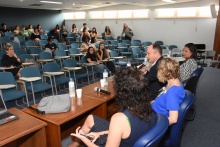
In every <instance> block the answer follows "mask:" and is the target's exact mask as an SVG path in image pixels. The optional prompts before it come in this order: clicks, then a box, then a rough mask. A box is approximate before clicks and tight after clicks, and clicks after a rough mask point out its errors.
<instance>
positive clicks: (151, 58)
mask: <svg viewBox="0 0 220 147" xmlns="http://www.w3.org/2000/svg"><path fill="white" fill-rule="evenodd" d="M146 57H147V59H148V62H149V63H151V64H152V66H151V68H150V69H147V68H142V71H143V72H147V73H146V74H145V77H146V78H147V79H148V81H149V88H150V91H151V98H152V100H154V99H155V98H156V97H157V95H158V94H159V90H160V89H161V88H162V87H163V86H165V84H164V83H161V82H159V80H158V78H157V72H158V69H157V66H158V64H159V63H160V61H161V60H162V59H163V56H162V49H161V47H160V45H159V44H152V45H150V46H149V47H148V48H147V55H146Z"/></svg>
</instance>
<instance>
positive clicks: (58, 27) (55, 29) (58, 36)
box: [54, 24, 60, 40]
mask: <svg viewBox="0 0 220 147" xmlns="http://www.w3.org/2000/svg"><path fill="white" fill-rule="evenodd" d="M54 38H55V39H57V40H60V26H59V25H58V24H57V25H56V27H55V28H54Z"/></svg>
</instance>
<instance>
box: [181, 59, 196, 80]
mask: <svg viewBox="0 0 220 147" xmlns="http://www.w3.org/2000/svg"><path fill="white" fill-rule="evenodd" d="M196 69H197V62H196V60H195V59H193V58H191V59H188V60H186V62H184V63H183V64H182V65H181V66H180V80H181V81H185V80H187V79H189V78H190V76H191V74H192V73H193V72H194V71H195V70H196Z"/></svg>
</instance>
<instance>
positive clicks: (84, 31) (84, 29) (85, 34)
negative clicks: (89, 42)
mask: <svg viewBox="0 0 220 147" xmlns="http://www.w3.org/2000/svg"><path fill="white" fill-rule="evenodd" d="M84 36H90V33H89V32H88V30H87V28H86V27H85V28H83V31H82V34H81V37H84Z"/></svg>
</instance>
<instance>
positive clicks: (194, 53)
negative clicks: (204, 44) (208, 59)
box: [185, 43, 197, 59]
mask: <svg viewBox="0 0 220 147" xmlns="http://www.w3.org/2000/svg"><path fill="white" fill-rule="evenodd" d="M185 47H187V48H189V50H190V52H191V53H192V55H191V58H194V59H196V58H197V48H196V45H195V44H194V43H187V44H186V45H185Z"/></svg>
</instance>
